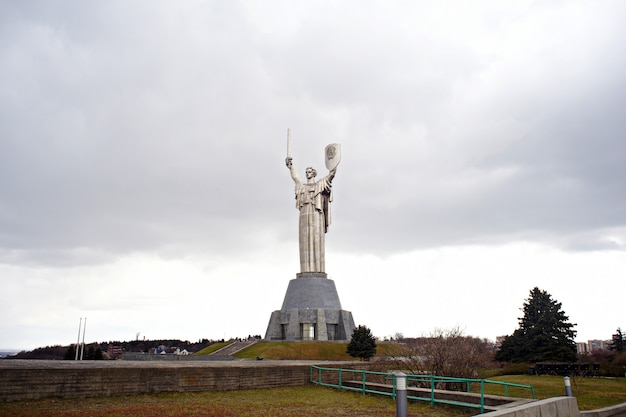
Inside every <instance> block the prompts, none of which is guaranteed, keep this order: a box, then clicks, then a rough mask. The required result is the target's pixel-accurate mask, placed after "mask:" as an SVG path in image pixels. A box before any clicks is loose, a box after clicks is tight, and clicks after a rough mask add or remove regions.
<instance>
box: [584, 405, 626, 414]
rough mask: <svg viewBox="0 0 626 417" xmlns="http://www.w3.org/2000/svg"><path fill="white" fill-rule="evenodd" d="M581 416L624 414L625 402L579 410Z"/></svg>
mask: <svg viewBox="0 0 626 417" xmlns="http://www.w3.org/2000/svg"><path fill="white" fill-rule="evenodd" d="M580 415H581V416H582V417H611V416H626V403H621V404H617V405H614V406H612V407H606V408H599V409H597V410H591V411H581V412H580Z"/></svg>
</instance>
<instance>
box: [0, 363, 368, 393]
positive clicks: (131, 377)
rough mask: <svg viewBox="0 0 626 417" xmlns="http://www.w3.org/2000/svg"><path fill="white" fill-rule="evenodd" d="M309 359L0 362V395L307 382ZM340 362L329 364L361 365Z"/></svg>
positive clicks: (141, 391) (256, 386)
mask: <svg viewBox="0 0 626 417" xmlns="http://www.w3.org/2000/svg"><path fill="white" fill-rule="evenodd" d="M314 364H318V365H327V364H320V363H319V362H307V361H269V360H264V361H230V362H205V361H201V362H187V361H185V362H161V361H159V362H144V361H142V362H134V361H78V362H76V361H36V360H2V361H0V400H2V401H15V400H26V399H38V398H45V397H62V398H80V397H93V396H101V395H103V396H108V395H127V394H145V393H156V392H166V391H205V390H234V389H246V388H267V387H279V386H295V385H306V384H308V383H309V369H310V366H311V365H314ZM363 365H365V364H364V363H359V362H357V363H355V362H342V363H333V366H342V367H357V366H358V367H362V366H363Z"/></svg>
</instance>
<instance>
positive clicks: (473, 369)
mask: <svg viewBox="0 0 626 417" xmlns="http://www.w3.org/2000/svg"><path fill="white" fill-rule="evenodd" d="M404 342H405V345H404V349H402V351H401V354H400V355H399V356H398V357H395V358H394V362H395V364H396V366H399V367H401V368H402V369H404V370H406V371H407V372H409V373H412V374H428V375H437V376H447V377H456V378H475V377H477V375H478V371H479V370H481V369H484V368H487V367H488V366H489V365H490V364H491V363H492V362H493V349H492V343H490V342H489V341H488V340H486V339H479V338H477V337H471V336H465V335H464V334H463V330H461V329H460V328H459V327H458V326H456V327H453V328H451V329H440V328H436V329H434V330H433V331H432V332H431V333H430V334H428V335H426V336H423V337H420V338H417V339H406V338H405V340H404Z"/></svg>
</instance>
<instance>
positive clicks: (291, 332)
mask: <svg viewBox="0 0 626 417" xmlns="http://www.w3.org/2000/svg"><path fill="white" fill-rule="evenodd" d="M355 327H356V326H355V325H354V319H353V318H352V313H351V312H349V311H346V310H343V309H342V308H341V302H340V301H339V295H338V294H337V289H336V287H335V283H334V281H333V280H331V279H328V278H327V277H326V274H325V273H319V272H308V273H299V274H297V278H296V279H292V280H291V281H289V286H288V287H287V293H286V294H285V299H284V301H283V306H282V308H281V309H280V310H276V311H274V312H273V313H272V315H271V317H270V322H269V324H268V326H267V332H266V333H265V340H349V339H350V338H351V337H352V331H353V330H354V328H355Z"/></svg>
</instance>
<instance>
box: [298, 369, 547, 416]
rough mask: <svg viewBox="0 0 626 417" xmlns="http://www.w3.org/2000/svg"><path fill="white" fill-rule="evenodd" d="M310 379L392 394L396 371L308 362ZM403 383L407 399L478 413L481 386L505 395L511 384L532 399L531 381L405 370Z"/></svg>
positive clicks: (482, 398) (482, 407)
mask: <svg viewBox="0 0 626 417" xmlns="http://www.w3.org/2000/svg"><path fill="white" fill-rule="evenodd" d="M310 381H311V383H313V384H317V385H322V386H327V387H333V388H339V389H346V390H352V391H359V392H362V393H370V394H378V395H386V396H389V397H392V398H395V397H396V388H397V387H396V375H395V374H394V373H391V372H372V371H362V370H356V369H342V368H324V367H321V366H311V368H310ZM406 383H407V388H408V395H407V398H408V399H410V400H415V401H428V402H430V404H431V406H434V405H435V404H447V405H455V406H461V407H469V408H475V409H479V410H480V412H481V413H483V412H485V387H486V386H489V385H492V386H500V387H502V388H503V392H502V393H503V396H505V397H509V389H510V388H512V387H515V388H518V389H523V390H528V391H529V393H530V396H531V398H532V399H535V390H534V388H533V387H532V386H531V385H521V384H514V383H509V382H501V381H491V380H488V379H471V378H450V377H442V376H436V375H411V374H409V375H407V376H406ZM459 394H462V395H459Z"/></svg>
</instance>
